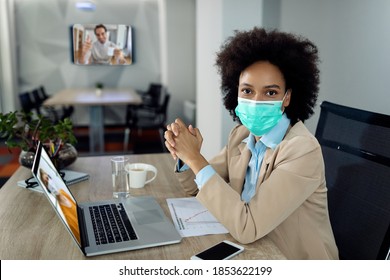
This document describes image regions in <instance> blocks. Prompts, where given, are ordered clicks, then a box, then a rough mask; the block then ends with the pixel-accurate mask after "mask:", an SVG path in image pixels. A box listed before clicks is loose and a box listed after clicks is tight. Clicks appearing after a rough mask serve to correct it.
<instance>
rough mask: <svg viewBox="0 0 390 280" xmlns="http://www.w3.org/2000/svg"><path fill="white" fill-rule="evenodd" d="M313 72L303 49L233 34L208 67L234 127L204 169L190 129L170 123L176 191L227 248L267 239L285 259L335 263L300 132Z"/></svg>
mask: <svg viewBox="0 0 390 280" xmlns="http://www.w3.org/2000/svg"><path fill="white" fill-rule="evenodd" d="M317 64H318V51H317V48H316V46H315V45H314V44H313V43H312V42H310V41H309V40H307V39H304V38H300V37H297V36H294V35H292V34H288V33H282V32H277V31H270V32H267V31H266V30H264V29H261V28H254V29H253V30H251V31H248V32H237V33H236V34H235V36H234V37H231V38H229V39H228V41H227V42H226V44H225V45H224V46H223V47H222V50H221V51H220V52H219V53H218V56H217V63H216V65H217V67H218V69H219V72H220V74H221V76H222V85H221V88H222V91H223V94H224V96H223V100H224V105H225V107H226V109H227V110H229V112H230V114H231V115H232V116H233V119H234V120H239V121H240V123H241V124H240V125H238V126H236V127H235V128H234V129H233V130H232V131H231V134H230V136H229V140H228V144H227V145H226V146H225V147H224V148H223V149H222V151H221V152H220V154H219V155H217V156H216V157H215V158H213V159H212V160H211V161H210V162H207V160H206V159H205V158H204V157H203V156H202V155H201V153H200V149H201V144H202V141H203V138H202V136H201V133H200V131H199V130H198V129H197V128H193V127H192V126H189V127H188V128H187V127H186V126H185V124H184V123H183V122H182V121H181V120H179V119H177V120H176V121H175V122H174V123H172V124H170V125H168V126H167V129H168V130H167V131H166V133H165V139H166V142H165V145H166V147H167V149H168V150H169V151H170V152H171V154H172V156H173V157H174V158H180V160H179V162H178V167H177V172H176V173H177V177H178V179H179V181H180V183H181V184H182V186H183V187H184V189H185V190H186V191H187V192H188V193H189V194H191V195H196V196H197V198H198V200H199V201H200V202H201V203H202V204H203V205H204V206H205V207H207V208H208V210H209V211H210V212H211V213H212V214H213V215H214V216H215V217H216V218H217V219H218V220H219V221H220V222H221V223H222V224H223V225H224V226H225V227H226V228H227V229H228V230H229V231H230V234H231V235H232V236H233V237H234V238H235V239H236V240H238V241H239V242H241V243H251V242H254V241H256V240H258V239H260V238H262V237H263V236H265V235H268V236H269V237H270V238H271V239H272V240H273V241H274V243H275V244H276V245H277V246H278V247H279V249H280V250H281V251H282V252H283V253H284V255H285V256H286V257H287V258H289V259H338V250H337V247H336V244H335V240H334V237H333V232H332V228H331V224H330V221H329V214H328V207H327V189H326V184H325V175H324V163H323V158H322V153H321V148H320V146H319V144H318V142H317V140H316V139H315V137H314V136H313V135H311V134H310V132H309V131H308V130H307V129H306V127H305V126H304V124H303V121H305V120H306V119H308V118H309V116H311V115H312V114H313V107H314V105H315V103H316V99H317V93H318V84H319V70H318V68H317ZM181 162H184V163H185V165H184V166H182V164H181ZM194 180H195V181H194ZM195 182H196V183H195Z"/></svg>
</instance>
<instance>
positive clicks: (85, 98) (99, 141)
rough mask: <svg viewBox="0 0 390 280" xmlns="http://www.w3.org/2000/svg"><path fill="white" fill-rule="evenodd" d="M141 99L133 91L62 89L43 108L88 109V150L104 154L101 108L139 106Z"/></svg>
mask: <svg viewBox="0 0 390 280" xmlns="http://www.w3.org/2000/svg"><path fill="white" fill-rule="evenodd" d="M141 103H142V99H141V97H140V96H139V94H138V93H137V92H136V91H135V90H133V89H130V88H128V89H103V90H102V91H101V93H100V94H97V92H96V89H95V88H85V89H64V90H62V91H60V92H58V93H56V94H55V95H53V96H51V97H50V98H48V99H47V100H46V101H45V102H44V103H43V105H44V106H56V105H80V106H88V107H89V118H90V120H89V147H90V148H89V150H90V152H91V153H92V154H93V153H96V152H99V153H100V154H101V153H103V152H104V116H103V106H108V105H126V104H135V105H137V104H141Z"/></svg>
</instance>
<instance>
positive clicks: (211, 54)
mask: <svg viewBox="0 0 390 280" xmlns="http://www.w3.org/2000/svg"><path fill="white" fill-rule="evenodd" d="M222 2H223V0H214V1H209V0H197V1H196V105H197V108H196V125H197V127H198V128H199V129H200V131H201V132H202V136H203V138H204V143H203V146H202V153H203V155H204V156H205V157H206V158H210V157H211V156H213V155H215V154H216V153H217V152H218V151H219V150H220V148H221V142H222V138H221V136H222V135H221V131H222V119H221V117H222V115H221V111H222V107H221V101H220V100H221V97H220V96H221V94H220V90H219V77H218V74H217V71H216V68H215V67H214V63H215V62H214V61H215V53H216V51H217V50H218V49H219V47H220V44H221V41H222Z"/></svg>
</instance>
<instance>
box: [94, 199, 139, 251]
mask: <svg viewBox="0 0 390 280" xmlns="http://www.w3.org/2000/svg"><path fill="white" fill-rule="evenodd" d="M89 213H90V214H91V219H92V225H93V231H94V234H95V240H96V244H97V245H100V244H108V243H116V242H123V241H129V240H136V239H138V238H137V235H136V234H135V231H134V228H133V226H132V225H131V223H130V220H129V217H128V216H127V214H126V211H125V208H124V207H123V204H122V203H119V204H118V205H117V204H107V205H100V206H91V207H89Z"/></svg>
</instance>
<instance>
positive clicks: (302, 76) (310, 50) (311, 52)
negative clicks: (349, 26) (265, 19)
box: [216, 27, 320, 124]
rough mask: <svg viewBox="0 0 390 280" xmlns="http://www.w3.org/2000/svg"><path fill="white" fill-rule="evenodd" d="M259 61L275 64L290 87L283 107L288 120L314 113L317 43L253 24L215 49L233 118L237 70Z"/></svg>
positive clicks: (303, 118) (225, 94)
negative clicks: (248, 29) (288, 98)
mask: <svg viewBox="0 0 390 280" xmlns="http://www.w3.org/2000/svg"><path fill="white" fill-rule="evenodd" d="M258 61H268V62H270V63H271V64H273V65H275V66H277V67H278V68H279V70H280V71H281V72H282V74H283V76H284V79H285V81H286V89H292V93H291V101H290V105H289V106H288V107H286V109H285V112H286V114H287V117H288V118H289V119H290V120H291V123H292V124H295V123H296V122H298V121H299V120H301V121H305V120H306V119H308V118H309V117H310V116H311V115H312V114H313V108H314V106H315V104H316V101H317V95H318V90H319V86H318V85H319V82H320V79H319V69H318V67H317V64H318V62H319V58H318V50H317V47H316V46H315V45H314V44H313V43H312V42H310V41H309V40H307V39H305V38H302V37H299V36H296V35H293V34H290V33H283V32H279V31H277V30H271V31H266V30H265V29H263V28H258V27H255V28H254V29H252V30H250V31H236V32H235V35H234V36H232V37H230V38H228V39H227V41H226V42H225V43H224V45H223V46H222V48H221V51H220V52H219V53H217V60H216V66H217V68H218V72H219V74H220V75H221V90H222V95H223V102H224V105H225V107H226V109H227V110H228V111H229V112H230V114H231V115H232V116H233V120H237V119H238V117H237V115H236V114H235V112H234V109H235V108H236V107H237V96H238V84H239V77H240V74H241V72H242V71H243V70H244V69H245V68H247V67H248V66H250V65H252V64H253V63H255V62H258Z"/></svg>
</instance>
